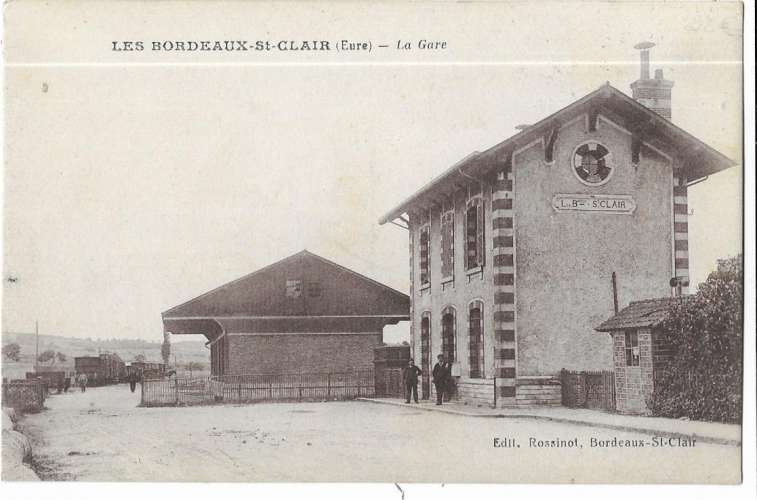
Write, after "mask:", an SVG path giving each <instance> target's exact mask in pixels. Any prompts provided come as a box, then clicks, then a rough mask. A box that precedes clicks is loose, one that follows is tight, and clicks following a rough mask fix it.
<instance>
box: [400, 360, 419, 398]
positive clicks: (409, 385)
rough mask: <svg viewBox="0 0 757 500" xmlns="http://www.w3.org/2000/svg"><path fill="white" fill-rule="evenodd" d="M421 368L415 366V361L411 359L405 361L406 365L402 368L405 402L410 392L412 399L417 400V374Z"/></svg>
mask: <svg viewBox="0 0 757 500" xmlns="http://www.w3.org/2000/svg"><path fill="white" fill-rule="evenodd" d="M421 373H422V372H421V369H420V368H418V367H417V366H415V362H414V361H413V360H412V359H411V360H409V361H408V362H407V366H406V367H405V368H404V369H403V370H402V386H403V387H404V388H405V403H409V402H410V395H411V394H412V396H413V400H414V401H415V402H416V403H417V402H418V375H420V374H421Z"/></svg>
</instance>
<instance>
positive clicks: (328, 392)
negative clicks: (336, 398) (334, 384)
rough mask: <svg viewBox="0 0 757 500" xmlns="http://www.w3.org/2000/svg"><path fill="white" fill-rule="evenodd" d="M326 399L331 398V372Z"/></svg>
mask: <svg viewBox="0 0 757 500" xmlns="http://www.w3.org/2000/svg"><path fill="white" fill-rule="evenodd" d="M326 388H327V389H326V399H330V398H331V372H329V373H328V380H327V382H326Z"/></svg>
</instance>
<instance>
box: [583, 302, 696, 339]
mask: <svg viewBox="0 0 757 500" xmlns="http://www.w3.org/2000/svg"><path fill="white" fill-rule="evenodd" d="M682 300H686V299H685V298H682V297H665V298H660V299H648V300H639V301H636V302H631V303H630V304H629V305H628V307H625V308H624V309H622V310H621V311H620V312H618V313H617V314H616V315H615V316H613V317H611V318H610V319H608V320H607V321H605V322H604V323H602V324H601V325H599V326H598V327H596V328H595V330H597V331H598V332H612V331H615V330H625V329H627V328H654V327H655V326H658V325H659V324H660V323H662V322H663V321H664V320H665V318H666V317H667V314H668V310H669V309H670V306H672V305H673V304H676V303H679V302H681V301H682Z"/></svg>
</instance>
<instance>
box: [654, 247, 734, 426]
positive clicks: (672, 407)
mask: <svg viewBox="0 0 757 500" xmlns="http://www.w3.org/2000/svg"><path fill="white" fill-rule="evenodd" d="M742 280H743V263H742V259H741V256H740V255H739V256H737V257H731V258H729V259H723V260H721V261H719V262H718V268H717V270H716V271H715V272H713V273H711V274H710V275H709V276H708V277H707V280H706V281H705V282H704V283H702V284H701V285H700V286H699V290H698V291H697V293H696V294H695V295H694V296H691V297H688V298H687V299H686V300H682V301H680V302H678V303H676V304H675V305H673V306H672V307H671V308H670V310H669V311H668V316H667V318H666V319H665V321H663V323H662V325H661V335H660V340H661V342H662V344H663V345H667V346H670V354H671V358H670V362H669V363H668V364H667V365H666V367H665V369H664V370H662V371H661V372H660V373H659V376H657V377H656V378H655V390H654V394H653V395H652V398H651V401H650V403H651V408H652V411H653V412H654V413H655V414H656V415H661V416H667V417H674V418H678V417H688V418H693V419H700V420H716V421H721V422H735V423H737V422H740V421H741V402H742V401H741V378H742V373H743V372H742V350H743V339H744V332H743V323H742V319H743V301H744V288H743V281H742Z"/></svg>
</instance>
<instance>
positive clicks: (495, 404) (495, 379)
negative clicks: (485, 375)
mask: <svg viewBox="0 0 757 500" xmlns="http://www.w3.org/2000/svg"><path fill="white" fill-rule="evenodd" d="M493 380H494V407H495V408H496V407H497V374H496V373H495V374H494V377H493Z"/></svg>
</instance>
